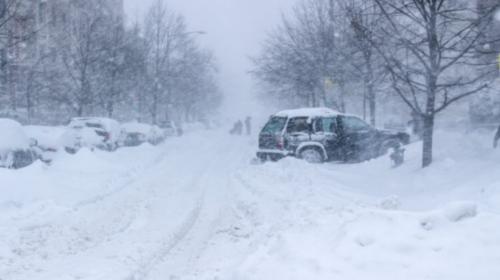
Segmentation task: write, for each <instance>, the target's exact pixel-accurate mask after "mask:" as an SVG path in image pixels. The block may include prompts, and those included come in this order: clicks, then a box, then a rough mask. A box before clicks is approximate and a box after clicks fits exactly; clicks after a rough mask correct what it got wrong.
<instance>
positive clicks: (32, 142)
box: [30, 138, 38, 147]
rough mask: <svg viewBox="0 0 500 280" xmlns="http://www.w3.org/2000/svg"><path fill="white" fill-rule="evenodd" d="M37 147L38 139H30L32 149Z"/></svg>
mask: <svg viewBox="0 0 500 280" xmlns="http://www.w3.org/2000/svg"><path fill="white" fill-rule="evenodd" d="M36 145H38V141H36V139H33V138H31V139H30V146H31V147H34V146H36Z"/></svg>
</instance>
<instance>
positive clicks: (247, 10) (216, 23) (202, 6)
mask: <svg viewBox="0 0 500 280" xmlns="http://www.w3.org/2000/svg"><path fill="white" fill-rule="evenodd" d="M154 1H156V0H124V4H125V13H126V14H127V17H128V20H129V21H135V20H136V19H139V22H141V23H142V22H143V17H144V15H145V13H146V12H147V10H148V8H149V6H150V5H151V4H152V3H153V2H154ZM165 3H166V4H167V6H168V7H170V9H173V10H174V11H176V12H179V13H181V14H183V15H184V16H185V17H186V21H187V23H188V28H189V30H192V31H198V30H201V31H205V32H207V34H206V35H195V36H198V37H199V40H200V42H201V44H202V45H203V46H206V47H208V48H210V49H212V50H213V51H214V53H215V56H216V57H217V60H218V62H219V65H220V70H221V73H220V77H221V87H222V89H223V91H224V93H225V96H226V100H225V103H224V106H223V108H222V109H221V111H222V113H223V114H224V115H226V116H228V117H233V118H244V116H246V115H248V114H254V112H255V110H254V108H255V107H254V106H255V104H256V103H255V101H254V100H253V98H252V96H253V93H252V91H253V90H254V88H253V86H252V85H253V82H252V79H251V77H250V76H249V75H248V74H247V72H248V70H250V68H251V63H250V62H249V60H248V58H247V57H248V56H249V55H256V54H258V53H259V50H260V44H261V43H262V41H263V40H264V38H265V37H266V31H270V30H271V29H273V28H274V27H275V26H276V25H277V24H279V22H280V20H281V14H282V12H284V13H286V12H287V11H290V9H291V7H292V6H293V3H294V0H166V1H165Z"/></svg>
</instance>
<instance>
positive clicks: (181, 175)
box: [0, 128, 500, 280]
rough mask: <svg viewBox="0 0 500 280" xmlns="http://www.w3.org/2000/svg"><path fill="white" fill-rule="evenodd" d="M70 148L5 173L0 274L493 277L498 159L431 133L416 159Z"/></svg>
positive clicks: (409, 153) (231, 149) (234, 147)
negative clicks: (316, 159) (269, 157)
mask: <svg viewBox="0 0 500 280" xmlns="http://www.w3.org/2000/svg"><path fill="white" fill-rule="evenodd" d="M226 131H227V130H226V129H225V128H224V129H220V130H201V131H193V132H190V133H188V134H186V135H185V136H183V137H175V138H169V139H167V141H166V142H165V143H163V144H161V145H159V146H156V147H153V146H150V145H149V144H144V145H142V146H140V147H135V148H123V149H119V150H118V151H116V152H114V153H106V152H102V151H95V152H91V151H90V150H87V149H82V150H80V151H79V152H78V153H77V154H76V155H69V154H66V153H65V152H60V153H58V155H57V156H56V158H55V160H54V163H53V164H52V165H51V166H47V165H45V164H43V163H41V162H36V163H35V164H33V165H31V166H29V167H27V168H24V169H20V170H8V169H0V279H1V280H21V279H38V280H44V279H50V280H63V279H64V280H65V279H89V280H97V279H103V280H104V279H106V280H132V279H134V280H139V279H151V280H156V279H224V280H229V279H258V280H264V279H454V280H459V279H464V280H465V279H497V278H498V275H500V265H499V264H500V235H499V234H498V233H499V232H500V172H498V166H499V162H500V151H499V150H492V149H491V147H490V146H491V139H492V137H493V135H492V134H491V133H489V132H488V133H487V132H483V133H480V132H478V133H473V134H465V133H462V132H442V131H438V132H437V135H436V144H435V145H436V147H438V148H437V149H436V151H437V154H436V155H435V163H434V164H433V165H432V166H431V167H429V168H426V169H421V167H420V164H421V161H420V160H421V143H418V142H417V143H414V144H410V145H409V146H407V147H406V162H405V163H404V164H403V165H402V166H401V167H399V168H397V169H393V168H391V164H390V161H389V159H388V158H379V159H377V160H372V161H369V162H365V163H361V164H339V163H328V164H321V165H314V164H308V163H306V162H304V161H300V160H297V159H294V158H285V159H284V160H281V161H279V162H277V163H271V162H268V163H265V164H262V165H253V164H250V162H251V160H252V158H254V156H255V151H256V147H257V139H256V136H253V137H244V136H231V135H228V134H227V132H226Z"/></svg>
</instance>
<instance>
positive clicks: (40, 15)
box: [38, 2, 47, 23]
mask: <svg viewBox="0 0 500 280" xmlns="http://www.w3.org/2000/svg"><path fill="white" fill-rule="evenodd" d="M46 10H47V3H46V2H42V3H40V6H39V8H38V20H39V21H40V23H45V13H46Z"/></svg>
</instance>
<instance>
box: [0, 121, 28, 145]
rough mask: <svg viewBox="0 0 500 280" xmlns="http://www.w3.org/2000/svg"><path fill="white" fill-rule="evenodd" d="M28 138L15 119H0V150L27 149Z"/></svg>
mask: <svg viewBox="0 0 500 280" xmlns="http://www.w3.org/2000/svg"><path fill="white" fill-rule="evenodd" d="M29 148H30V138H29V137H28V136H27V135H26V133H25V132H24V130H23V127H22V126H21V125H20V124H19V123H18V122H16V121H13V120H10V119H0V150H15V149H23V150H24V149H29Z"/></svg>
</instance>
